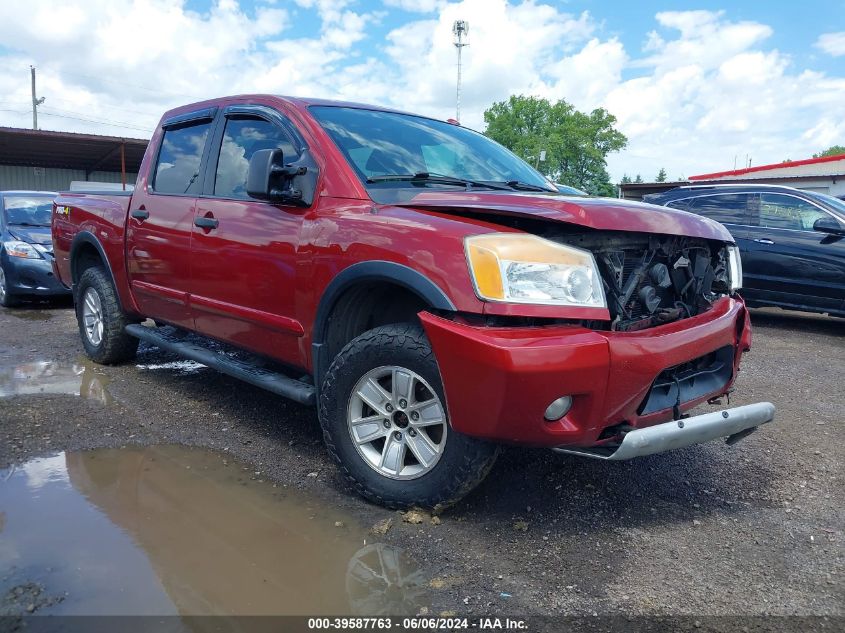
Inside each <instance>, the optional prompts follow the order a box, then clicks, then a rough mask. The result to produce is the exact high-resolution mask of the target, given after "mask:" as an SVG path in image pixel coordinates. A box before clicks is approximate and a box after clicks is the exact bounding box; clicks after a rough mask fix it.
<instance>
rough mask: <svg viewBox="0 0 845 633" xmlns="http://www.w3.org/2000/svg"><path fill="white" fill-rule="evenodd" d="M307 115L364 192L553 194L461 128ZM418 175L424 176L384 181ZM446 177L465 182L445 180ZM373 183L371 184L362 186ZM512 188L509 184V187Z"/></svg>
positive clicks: (383, 117)
mask: <svg viewBox="0 0 845 633" xmlns="http://www.w3.org/2000/svg"><path fill="white" fill-rule="evenodd" d="M310 111H311V113H312V114H313V115H314V116H315V117H316V119H317V120H318V121H319V122H320V124H321V125H322V126H323V128H324V129H325V130H326V132H328V134H329V136H331V137H332V140H334V142H335V143H336V144H337V146H338V147H339V148H340V150H341V151H342V152H343V154H344V155H345V156H346V160H348V161H349V164H350V165H352V167H353V168H354V169H355V171H356V172H357V173H358V175H359V177H360V178H361V180H363V181H364V182H365V183H367V187H368V189H369V190H370V191H371V193H372V192H373V190H374V189H376V190H377V189H393V190H395V189H396V188H419V187H434V188H442V189H447V188H452V189H454V188H455V187H456V186H458V187H460V186H473V185H475V186H479V185H480V186H483V185H482V184H481V183H484V182H489V183H498V184H503V183H518V184H517V186H518V185H528V186H532V187H534V188H541V189H542V190H544V191H549V192H552V191H554V190H553V188H552V186H551V183H550V182H549V181H547V180H546V179H545V178H544V177H543V176H542V175H541V174H540V173H539V172H537V171H535V170H534V169H532V168H531V167H530V166H529V165H528V164H527V163H525V162H524V161H523V160H522V159H520V158H518V157H517V156H516V155H514V154H512V153H511V152H510V151H508V150H507V149H505V148H504V147H502V146H501V145H499V144H498V143H496V142H494V141H492V140H490V139H489V138H487V137H486V136H484V135H482V134H479V133H478V132H473V131H472V130H469V129H467V128H463V127H459V126H457V125H452V124H450V123H445V122H443V121H435V120H433V119H426V118H424V117H418V116H413V115H409V114H397V113H394V112H381V111H378V110H361V109H358V108H343V107H335V106H312V107H311V108H310ZM416 174H424V175H426V176H428V177H427V178H425V177H424V178H416V179H414V180H410V179H405V180H402V179H385V178H382V177H384V176H407V177H411V176H414V175H416ZM438 176H445V177H448V178H451V179H458V180H463V181H473V182H471V183H468V184H467V183H460V182H453V183H450V182H447V180H446V179H445V178H440V179H438V178H437V177H438ZM370 179H373V181H372V182H368V181H369V180H370ZM510 186H513V187H514V188H517V186H514V185H513V184H511V185H510Z"/></svg>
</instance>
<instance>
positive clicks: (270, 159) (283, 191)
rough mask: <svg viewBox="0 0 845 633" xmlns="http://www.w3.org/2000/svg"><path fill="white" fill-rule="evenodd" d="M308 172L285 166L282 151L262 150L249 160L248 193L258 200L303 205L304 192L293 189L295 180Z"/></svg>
mask: <svg viewBox="0 0 845 633" xmlns="http://www.w3.org/2000/svg"><path fill="white" fill-rule="evenodd" d="M306 171H307V169H306V168H305V167H304V166H296V165H288V166H285V163H284V154H283V153H282V150H280V149H260V150H258V151H257V152H255V153H254V154H253V155H252V158H250V159H249V170H248V171H247V176H246V192H247V193H248V194H249V196H250V197H252V198H256V199H258V200H267V201H268V202H280V203H282V204H302V192H301V191H300V190H298V189H295V188H294V187H293V178H294V176H301V175H303V174H305V173H306Z"/></svg>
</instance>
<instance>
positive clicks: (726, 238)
mask: <svg viewBox="0 0 845 633" xmlns="http://www.w3.org/2000/svg"><path fill="white" fill-rule="evenodd" d="M392 204H394V205H396V206H401V207H412V208H417V209H430V210H432V211H442V212H446V213H448V212H450V211H451V212H456V213H479V214H480V213H484V214H491V213H492V214H502V215H516V216H522V217H532V218H542V219H545V220H550V221H553V222H562V223H565V224H574V225H576V226H584V227H587V228H590V229H599V230H606V231H631V232H640V233H662V234H664V235H681V236H687V237H700V238H704V239H709V240H719V241H721V242H733V241H734V239H733V237H731V234H730V233H729V232H728V230H727V229H726V228H725V227H724V226H722V225H721V224H719V223H718V222H714V221H713V220H709V219H707V218H703V217H701V216H698V215H695V214H692V213H687V212H686V211H679V210H677V209H670V208H668V207H659V206H657V205H653V204H645V203H642V202H633V201H630V200H621V199H617V198H575V197H567V196H556V195H544V194H533V193H499V192H486V191H485V192H466V193H464V192H460V193H457V192H450V191H423V192H420V193H418V194H416V195H414V196H413V197H412V198H410V199H405V200H402V201H401V202H393V203H392Z"/></svg>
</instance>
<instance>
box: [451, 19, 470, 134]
mask: <svg viewBox="0 0 845 633" xmlns="http://www.w3.org/2000/svg"><path fill="white" fill-rule="evenodd" d="M452 33H453V34H454V36H455V39H454V42H453V43H454V45H455V48H457V49H458V89H457V99H456V106H455V119H456V120H457V121H458V123H460V122H461V49H463V47H464V46H469V42H465V41H464V38H465V37H468V36H469V22H467V21H466V20H455V23H454V24H453V25H452Z"/></svg>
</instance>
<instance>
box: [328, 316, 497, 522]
mask: <svg viewBox="0 0 845 633" xmlns="http://www.w3.org/2000/svg"><path fill="white" fill-rule="evenodd" d="M445 403H446V399H445V397H444V393H443V385H442V381H441V379H440V372H439V371H438V368H437V363H436V362H435V359H434V353H433V352H432V350H431V345H430V343H429V341H428V338H427V337H426V335H425V333H424V332H423V330H422V328H420V327H419V326H417V325H412V324H396V325H386V326H381V327H377V328H375V329H372V330H369V331H368V332H365V333H364V334H362V335H360V336H359V337H357V338H356V339H354V340H352V341H351V342H350V343H349V344H347V345H346V347H344V348H343V350H342V351H341V352H340V354H338V356H337V358H335V360H334V362H333V363H332V365H331V367H330V368H329V370H328V372H327V373H326V378H325V380H324V382H323V385H322V389H321V393H320V424H321V425H322V427H323V436H324V438H325V441H326V445H327V447H328V449H329V453H330V454H331V455H332V457H333V458H334V459H335V461H336V462H337V463H338V465H339V466H340V469H341V471H342V472H343V474H344V477H345V478H346V479H347V481H348V482H349V483H350V484H351V486H352V487H353V488H354V489H355V490H356V491H357V492H358V493H359V494H361V495H362V496H364V497H365V498H367V499H369V500H370V501H373V502H375V503H378V504H381V505H384V506H387V507H389V508H404V507H409V506H421V507H426V508H443V507H447V506H449V505H452V504H453V503H455V502H457V501H458V500H459V499H461V498H462V497H463V496H464V495H466V494H467V493H468V492H469V491H470V490H472V489H473V488H474V487H475V486H476V485H478V484H479V483H480V482H481V481H482V480H483V479H484V477H485V476H486V475H487V473H488V472H489V471H490V469H491V468H492V467H493V463H494V462H495V461H496V456H497V455H498V447H497V446H496V445H494V444H491V443H489V442H485V441H481V440H478V439H474V438H471V437H469V436H466V435H463V434H461V433H458V432H457V431H455V430H454V429H452V428H451V427H450V425H449V421H448V414H447V412H446V406H445Z"/></svg>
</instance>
